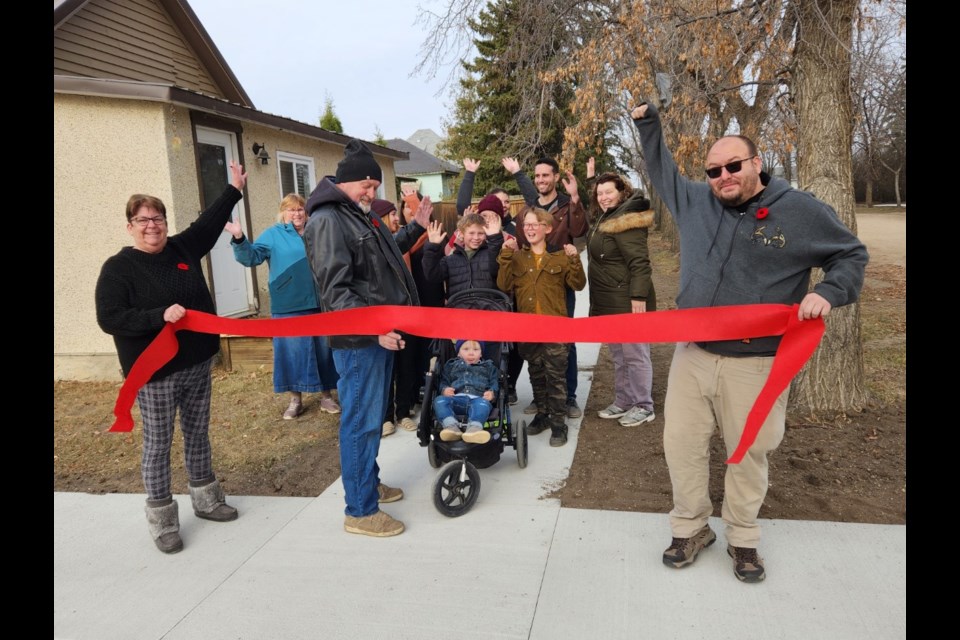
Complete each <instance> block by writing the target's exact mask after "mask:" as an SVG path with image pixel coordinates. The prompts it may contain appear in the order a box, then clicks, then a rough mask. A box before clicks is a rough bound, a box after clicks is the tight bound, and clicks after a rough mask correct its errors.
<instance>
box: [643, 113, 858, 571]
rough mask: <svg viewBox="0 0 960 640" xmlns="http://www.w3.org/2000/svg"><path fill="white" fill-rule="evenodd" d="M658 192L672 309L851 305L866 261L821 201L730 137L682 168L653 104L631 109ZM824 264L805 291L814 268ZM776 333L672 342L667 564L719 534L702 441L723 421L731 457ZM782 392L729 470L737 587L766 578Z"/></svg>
mask: <svg viewBox="0 0 960 640" xmlns="http://www.w3.org/2000/svg"><path fill="white" fill-rule="evenodd" d="M630 115H631V117H632V118H633V120H634V124H636V126H637V129H638V130H639V132H640V142H641V145H642V148H643V155H644V158H645V159H646V161H647V170H648V172H649V174H650V180H651V182H652V183H653V187H654V189H655V190H656V192H657V195H659V196H660V198H661V200H663V202H664V204H665V205H666V206H667V208H668V209H669V210H670V213H671V215H672V216H673V219H674V221H675V222H676V225H677V228H678V229H679V232H680V289H679V294H678V295H677V306H678V307H679V308H681V309H687V308H692V307H713V306H723V305H742V304H760V303H782V304H796V303H799V305H800V307H799V317H800V319H801V320H808V319H812V318H818V317H821V316H825V315H827V314H828V313H829V312H830V309H832V308H833V307H839V306H842V305H845V304H850V303H851V302H854V301H856V299H857V297H858V296H859V295H860V288H861V287H862V285H863V272H864V268H865V267H866V264H867V260H868V256H867V250H866V248H865V247H864V246H863V244H862V243H861V242H860V241H859V240H858V239H857V238H856V236H854V235H853V234H852V233H851V232H850V230H849V229H847V227H846V226H845V225H844V224H843V222H842V221H841V220H840V219H839V217H838V216H837V214H836V212H835V211H834V210H833V209H832V208H831V207H830V206H829V205H827V204H825V203H823V202H821V201H819V200H817V199H816V198H815V197H814V196H813V195H812V194H810V193H806V192H803V191H798V190H796V189H793V188H792V187H791V186H790V185H789V183H787V182H786V181H785V180H783V179H781V178H774V177H771V176H770V175H768V174H767V173H765V172H763V171H762V161H761V158H760V155H759V154H758V152H757V148H756V145H755V144H754V143H753V141H751V140H750V139H749V138H746V137H744V136H725V137H723V138H720V139H719V140H717V142H716V143H714V145H713V146H712V147H711V148H710V151H709V152H708V153H707V159H706V172H705V173H706V179H707V181H706V182H699V181H693V180H690V179H689V178H686V177H684V176H682V175H680V172H679V171H678V169H677V165H676V163H675V162H674V159H673V156H672V154H671V153H670V150H669V149H667V147H666V144H665V143H664V140H663V133H662V131H661V127H660V118H659V115H658V113H657V110H656V108H655V107H654V106H653V105H649V104H642V105H640V106H639V107H637V108H635V109H634V110H633V111H632V112H631V114H630ZM813 267H819V268H821V269H823V271H824V274H825V275H824V278H823V281H821V282H819V283H817V285H816V286H815V287H814V289H813V291H810V292H808V288H809V285H810V269H811V268H813ZM779 344H780V338H779V337H778V336H769V337H762V338H752V339H744V340H726V341H718V342H699V343H692V342H691V343H679V344H677V348H676V351H675V353H674V356H673V362H672V363H671V365H670V376H669V379H668V381H667V398H666V402H665V407H664V416H665V425H664V433H663V444H664V454H665V456H666V460H667V467H668V468H669V470H670V482H671V484H672V485H673V501H674V507H673V510H672V511H671V512H670V527H671V529H672V533H673V540H672V541H671V543H670V546H669V548H667V550H666V551H664V553H663V562H664V564H666V565H667V566H670V567H676V568H679V567H683V566H686V565H688V564H690V563H692V562H693V561H694V560H695V559H696V557H697V554H698V553H699V552H700V551H701V550H702V549H704V548H705V547H708V546H710V545H711V544H713V542H714V541H715V540H716V535H715V534H714V532H713V531H712V530H711V529H710V527H709V525H708V518H709V517H710V514H711V513H712V512H713V506H712V504H711V502H710V493H709V490H708V482H709V477H710V469H709V462H710V460H709V443H710V437H711V435H712V434H713V431H714V429H716V428H717V427H718V426H719V428H720V433H721V435H722V436H723V440H724V443H725V446H726V447H727V454H728V455H730V454H732V453H733V450H734V449H735V448H736V446H737V443H738V442H739V441H740V435H741V434H742V432H743V427H744V425H745V423H746V419H747V414H748V413H749V411H750V409H751V407H752V405H753V402H754V400H755V399H756V397H757V395H758V393H759V392H760V389H761V388H762V387H763V384H764V383H765V382H766V379H767V376H768V374H769V372H770V368H771V366H772V364H773V357H774V355H775V354H776V351H777V347H778V345H779ZM787 395H788V390H787V391H784V392H783V394H782V395H781V396H780V397H779V398H778V399H777V401H776V403H775V404H774V406H773V408H772V409H771V411H770V414H769V415H768V416H767V419H766V420H765V422H764V423H763V426H762V428H761V429H760V433H759V434H758V436H757V439H756V441H755V442H754V444H753V446H751V447H750V449H749V451H748V452H747V454H746V456H744V458H743V461H742V462H741V463H740V464H730V465H727V470H726V476H725V478H724V497H723V505H722V509H721V515H722V517H723V521H724V523H725V524H726V538H727V543H728V547H727V553H728V554H729V555H730V556H731V557H732V558H733V563H734V574H735V575H736V577H737V578H738V579H740V580H741V581H744V582H759V581H761V580H763V579H764V577H765V575H766V574H765V569H764V564H763V559H762V558H761V557H760V556H759V555H758V553H757V546H758V545H759V542H760V526H759V524H758V523H757V514H758V513H759V511H760V507H761V506H762V505H763V500H764V497H765V496H766V492H767V454H768V453H769V452H770V451H773V450H774V449H776V447H777V446H778V445H779V444H780V441H781V440H782V439H783V433H784V426H785V420H786V409H787Z"/></svg>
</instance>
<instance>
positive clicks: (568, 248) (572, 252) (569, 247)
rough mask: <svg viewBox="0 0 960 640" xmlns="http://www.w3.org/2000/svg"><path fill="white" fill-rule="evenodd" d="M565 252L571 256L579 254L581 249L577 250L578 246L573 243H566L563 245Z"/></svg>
mask: <svg viewBox="0 0 960 640" xmlns="http://www.w3.org/2000/svg"><path fill="white" fill-rule="evenodd" d="M563 252H564V253H565V254H567V255H568V256H570V257H571V258H572V257H574V256H576V255H578V254H579V253H580V252H579V251H577V248H576V247H575V246H573V245H572V244H565V245H563Z"/></svg>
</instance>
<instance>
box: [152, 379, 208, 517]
mask: <svg viewBox="0 0 960 640" xmlns="http://www.w3.org/2000/svg"><path fill="white" fill-rule="evenodd" d="M210 389H211V382H210V360H207V361H206V362H202V363H200V364H197V365H194V366H192V367H189V368H187V369H184V370H182V371H177V372H176V373H173V374H171V375H169V376H167V377H166V378H163V379H162V380H156V381H154V382H148V383H147V384H145V385H144V386H143V387H142V388H141V389H140V392H139V393H138V394H137V403H138V404H139V405H140V413H141V415H142V416H143V457H142V458H141V463H140V469H141V473H142V475H143V485H144V487H145V488H146V490H147V498H148V499H150V500H163V499H165V498H168V497H170V496H171V495H172V493H171V489H170V485H171V473H170V446H171V445H172V444H173V423H174V419H175V418H176V416H177V408H179V409H180V430H181V431H182V432H183V457H184V463H185V466H186V468H187V477H188V478H189V479H190V480H194V481H196V480H206V479H208V478H212V477H213V463H212V461H211V454H210V438H209V437H208V434H207V432H208V429H209V427H210Z"/></svg>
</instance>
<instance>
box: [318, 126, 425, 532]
mask: <svg viewBox="0 0 960 640" xmlns="http://www.w3.org/2000/svg"><path fill="white" fill-rule="evenodd" d="M382 180H383V173H382V171H381V170H380V167H379V166H378V165H377V162H376V160H374V158H373V154H372V153H370V150H369V149H368V148H367V147H366V146H365V145H364V144H363V143H362V142H360V141H359V140H351V141H350V142H349V143H348V144H347V146H346V148H345V149H344V157H343V160H341V161H340V163H339V164H338V165H337V174H336V182H335V183H334V181H332V180H330V179H329V178H324V179H323V180H322V181H320V184H318V185H317V188H316V189H314V191H313V193H312V194H310V198H309V199H308V200H307V212H308V213H309V215H310V219H309V220H308V221H307V226H306V229H305V230H304V234H303V240H304V243H305V244H306V249H307V259H308V260H309V261H310V266H311V269H312V270H313V275H314V278H315V280H316V282H317V289H318V292H319V295H320V306H321V307H322V308H323V310H324V311H339V310H341V309H353V308H356V307H370V306H376V305H387V304H389V305H419V304H420V301H419V299H418V297H417V288H416V285H415V284H414V281H413V276H412V275H411V273H410V270H409V269H407V266H406V264H405V263H404V261H403V253H404V252H405V251H407V250H409V249H410V247H411V246H413V244H414V243H415V242H416V240H417V238H419V237H420V236H421V235H422V234H423V232H424V231H425V230H426V227H427V225H428V224H429V220H430V213H431V211H432V208H433V207H432V206H431V204H430V201H429V199H426V198H425V199H424V201H423V203H422V204H421V205H420V208H419V209H418V210H417V214H416V216H415V218H414V221H413V222H411V223H409V224H407V225H405V226H403V227H402V228H401V229H400V230H399V231H398V232H397V234H396V236H394V235H392V234H391V233H390V231H389V229H388V228H387V226H386V225H385V224H384V223H383V222H382V221H381V220H380V218H379V216H377V215H376V214H375V213H371V210H370V207H371V204H372V203H373V200H374V199H375V198H376V191H377V188H378V187H379V186H380V183H381V181H382ZM404 346H405V345H404V340H403V338H402V337H401V336H400V334H399V333H397V332H395V331H391V332H389V333H386V334H384V335H381V336H331V337H330V347H331V348H332V350H333V360H334V363H335V364H336V367H337V373H338V374H340V380H339V382H338V383H337V392H338V394H339V397H340V406H341V409H342V412H341V414H340V471H341V475H342V478H343V489H344V497H345V500H346V503H347V506H346V510H345V513H346V519H345V521H344V529H345V530H346V531H348V532H349V533H359V534H363V535H368V536H375V537H387V536H395V535H398V534H400V533H402V532H403V523H402V522H400V521H399V520H395V519H394V518H391V517H390V516H389V515H387V514H386V513H384V512H383V511H380V508H379V506H378V503H380V502H395V501H397V500H400V499H401V498H403V491H402V490H400V489H394V488H392V487H388V486H387V485H385V484H383V483H381V482H380V468H379V467H378V466H377V453H378V452H379V450H380V431H381V418H382V417H383V414H384V411H385V409H386V401H387V391H388V390H387V385H388V384H389V380H390V374H391V372H392V370H393V352H394V351H397V350H399V349H403V348H404Z"/></svg>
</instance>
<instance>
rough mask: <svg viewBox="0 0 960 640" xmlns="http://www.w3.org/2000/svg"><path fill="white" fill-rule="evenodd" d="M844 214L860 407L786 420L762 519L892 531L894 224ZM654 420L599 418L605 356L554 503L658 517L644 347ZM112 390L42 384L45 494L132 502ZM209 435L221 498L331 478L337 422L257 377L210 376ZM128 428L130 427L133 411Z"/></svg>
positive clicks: (895, 497)
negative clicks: (848, 222) (850, 237)
mask: <svg viewBox="0 0 960 640" xmlns="http://www.w3.org/2000/svg"><path fill="white" fill-rule="evenodd" d="M879 211H882V212H881V213H873V212H870V213H866V214H862V215H859V216H858V225H859V234H860V237H861V238H862V239H863V240H864V242H865V243H866V244H867V246H868V248H869V249H870V252H871V263H870V265H869V267H868V269H867V281H866V285H865V287H864V292H863V295H862V297H861V299H862V306H861V314H862V318H863V323H864V330H863V335H864V359H865V365H866V370H867V388H868V390H869V393H870V398H871V400H870V403H869V405H868V406H867V408H866V409H865V410H864V411H863V412H862V413H859V414H857V415H848V416H834V417H832V418H830V419H825V418H823V417H820V418H818V419H816V420H814V419H811V418H809V417H805V416H800V415H796V414H790V415H789V417H788V423H787V434H786V436H785V438H784V441H783V443H782V444H781V446H780V448H779V449H778V450H777V451H776V452H774V453H773V454H772V455H771V458H770V464H771V469H770V485H771V486H770V491H769V493H768V494H767V499H766V502H765V504H764V507H763V509H762V510H761V512H760V515H761V517H764V518H785V519H802V520H832V521H840V522H869V523H890V524H904V523H905V522H906V460H905V450H906V370H905V368H906V308H905V304H906V250H905V235H906V226H905V224H904V222H905V213H903V212H897V211H896V210H892V209H891V210H889V211H887V210H879ZM651 254H652V256H653V260H654V273H655V283H656V287H657V294H658V295H657V297H658V299H659V300H660V301H662V302H661V305H662V306H663V308H670V307H672V306H673V298H674V296H675V294H676V282H677V276H678V272H679V271H678V262H677V257H676V256H675V255H673V254H672V253H671V252H670V251H669V249H668V247H667V245H666V243H665V242H664V241H663V240H662V239H661V238H660V237H659V236H658V235H657V234H654V235H653V236H652V238H651ZM652 352H653V364H654V401H655V403H656V409H657V414H658V415H657V418H656V420H654V421H653V422H652V423H648V424H646V425H643V426H641V427H637V428H632V429H628V428H623V427H620V426H619V425H618V424H616V421H608V420H601V419H600V418H598V417H596V412H597V411H598V410H600V409H602V408H603V407H605V406H606V405H607V404H608V403H609V401H610V398H608V397H606V396H605V395H604V394H603V393H601V392H600V391H599V390H601V389H609V388H611V387H612V376H613V366H612V363H611V361H610V358H609V354H608V353H607V350H606V349H603V350H601V353H600V359H599V361H598V363H597V366H596V367H595V368H594V370H593V376H594V380H593V389H594V390H595V391H594V393H592V394H591V395H590V397H589V398H588V399H587V402H586V406H585V407H584V409H585V412H584V420H583V423H582V426H581V430H580V437H579V445H578V448H577V451H576V454H575V457H574V462H573V465H572V467H571V470H570V476H569V478H568V479H567V482H566V484H565V485H564V486H563V487H560V488H559V489H557V490H556V491H555V494H554V495H556V496H558V497H559V498H560V499H561V501H562V504H563V505H564V506H568V507H577V508H587V509H613V510H623V511H644V512H651V513H666V512H667V511H669V510H670V508H671V506H672V503H671V495H670V480H669V476H668V474H667V468H666V464H665V463H664V459H663V442H662V435H663V416H662V407H663V397H664V391H665V386H666V376H667V371H668V369H669V364H670V358H671V357H672V353H673V346H672V345H669V344H657V345H653V348H652ZM118 389H119V384H115V383H78V382H55V383H54V490H55V491H83V492H91V493H114V492H119V493H142V492H143V484H142V482H141V479H140V443H141V430H140V428H139V426H138V427H137V428H135V430H134V431H133V433H130V434H111V433H106V429H107V428H108V427H109V425H110V424H111V422H112V408H113V402H114V400H115V399H116V394H117V390H118ZM213 398H214V399H213V406H212V412H211V425H210V433H211V440H212V445H213V451H214V463H215V467H216V469H217V472H218V476H219V477H220V479H221V481H222V482H223V484H224V486H225V489H226V491H227V492H228V493H232V494H235V495H276V496H316V495H319V494H320V493H321V492H322V491H323V490H324V489H325V488H326V487H327V486H329V484H330V483H331V482H333V481H334V480H336V479H337V477H338V476H339V473H340V471H339V451H338V449H337V424H338V423H337V418H336V417H335V416H331V415H329V414H322V413H320V411H319V408H318V406H317V404H316V402H317V399H316V398H313V397H311V396H309V395H307V396H306V398H305V405H306V412H305V413H304V415H303V416H301V417H300V418H299V419H298V420H295V421H284V420H282V419H281V418H280V415H281V414H282V412H283V410H284V408H285V407H286V401H287V400H286V398H285V397H281V396H277V395H275V394H273V392H272V384H271V375H270V372H269V371H266V370H258V371H232V372H225V371H222V370H220V369H215V370H214V391H213ZM134 417H135V419H136V420H137V422H138V424H139V416H138V414H137V412H136V409H135V410H134ZM724 458H725V456H724V450H723V443H722V442H721V441H720V439H719V436H715V437H714V441H713V442H712V446H711V494H712V497H713V501H714V504H715V505H716V515H719V504H720V501H721V499H722V492H723V482H722V478H723V471H724V462H723V461H724ZM172 462H173V466H174V476H173V477H174V491H175V492H176V493H186V492H187V487H186V480H185V476H184V472H183V470H182V468H183V454H182V440H181V438H180V436H179V433H178V434H177V436H176V437H175V440H174V451H173V454H172Z"/></svg>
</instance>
